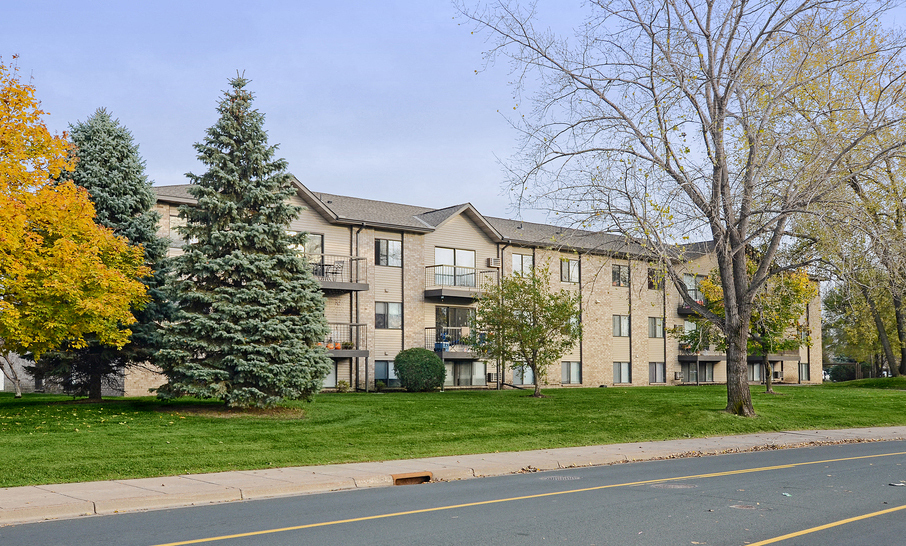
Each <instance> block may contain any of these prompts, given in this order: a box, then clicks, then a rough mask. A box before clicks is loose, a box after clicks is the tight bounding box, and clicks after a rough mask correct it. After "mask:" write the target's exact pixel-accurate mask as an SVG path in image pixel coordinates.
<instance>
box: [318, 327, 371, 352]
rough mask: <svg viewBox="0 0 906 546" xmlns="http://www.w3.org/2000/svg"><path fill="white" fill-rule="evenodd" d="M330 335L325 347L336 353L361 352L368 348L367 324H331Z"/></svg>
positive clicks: (325, 341) (324, 343)
mask: <svg viewBox="0 0 906 546" xmlns="http://www.w3.org/2000/svg"><path fill="white" fill-rule="evenodd" d="M327 325H328V326H329V327H330V334H329V335H328V336H327V339H325V340H324V342H323V345H324V346H326V347H327V349H328V350H334V351H360V350H365V348H366V347H368V338H367V336H368V328H367V327H366V326H367V325H366V324H356V323H346V322H329V323H327Z"/></svg>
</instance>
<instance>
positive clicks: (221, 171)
mask: <svg viewBox="0 0 906 546" xmlns="http://www.w3.org/2000/svg"><path fill="white" fill-rule="evenodd" d="M247 83H248V80H246V79H245V78H243V77H242V76H237V77H236V78H234V79H232V80H230V86H231V89H229V90H228V91H226V92H225V93H224V96H223V98H222V99H221V101H220V103H219V105H218V107H217V111H218V113H219V114H220V119H219V120H218V121H217V123H216V124H215V125H214V126H213V127H211V128H210V129H208V130H207V136H206V137H205V139H204V141H203V142H201V143H197V144H195V149H196V150H197V152H198V159H199V160H200V161H201V162H202V163H203V164H204V165H206V166H207V171H206V172H205V173H204V174H202V175H196V174H191V173H189V174H188V175H187V176H188V177H189V178H190V179H191V180H192V182H193V183H194V186H193V187H192V188H191V189H190V190H189V191H190V193H191V194H192V195H193V196H194V197H195V198H196V199H197V204H196V205H195V206H184V207H182V208H181V209H180V216H181V217H183V218H185V219H186V225H185V226H184V227H183V228H181V229H180V233H181V234H182V235H183V236H184V238H185V239H186V240H187V241H189V242H188V243H187V244H186V245H185V246H183V254H182V255H180V256H177V257H175V258H173V261H172V271H173V274H172V276H171V284H170V291H171V295H172V297H173V300H174V301H176V302H178V306H179V311H178V316H177V317H176V320H174V321H172V322H171V323H169V324H168V326H167V328H166V332H165V336H164V337H165V345H166V348H165V349H164V350H162V351H160V353H159V354H158V357H159V358H158V363H159V364H160V365H161V367H162V369H163V371H164V373H165V374H166V376H167V378H168V383H167V384H166V385H164V386H163V387H161V388H160V389H158V396H160V397H161V398H164V399H169V398H174V397H178V396H183V395H191V396H198V397H201V398H217V399H220V400H223V401H224V402H225V403H226V404H227V405H228V406H230V407H250V406H257V407H268V406H272V405H274V404H277V403H278V402H280V400H281V399H284V398H286V399H304V400H309V399H311V397H312V396H313V395H314V393H316V392H317V391H319V390H320V389H321V384H322V380H323V378H324V376H326V375H327V373H328V371H329V366H330V364H331V360H330V357H329V356H328V355H327V353H326V351H325V349H324V348H323V347H319V346H318V345H317V343H318V342H320V341H323V340H324V339H325V338H326V337H327V335H328V327H327V321H326V318H325V316H324V297H323V296H322V294H321V291H320V286H319V285H318V283H317V281H316V280H315V279H314V277H313V276H312V274H311V271H310V270H309V268H308V267H306V264H305V260H304V257H303V256H302V255H301V254H300V253H297V252H296V251H295V250H293V248H294V247H295V248H298V247H301V245H303V244H304V241H305V237H304V235H290V234H289V233H287V229H288V227H289V223H290V221H291V220H292V219H293V218H294V217H295V216H296V215H297V214H298V213H299V207H296V206H293V205H290V204H289V202H288V201H287V200H288V198H289V197H290V196H291V195H292V194H293V192H294V189H293V187H292V185H291V183H290V180H291V176H290V175H289V174H288V173H287V172H286V167H287V164H286V161H285V160H283V159H274V155H275V153H276V150H277V147H276V146H270V145H268V143H267V133H266V132H265V130H264V114H262V113H260V112H259V111H257V110H255V109H253V108H252V100H253V95H252V93H250V92H249V91H247V90H246V89H245V87H246V85H247ZM297 245H298V246H297Z"/></svg>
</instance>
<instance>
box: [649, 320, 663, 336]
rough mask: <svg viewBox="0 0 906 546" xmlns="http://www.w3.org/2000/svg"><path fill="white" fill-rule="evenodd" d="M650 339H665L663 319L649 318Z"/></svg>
mask: <svg viewBox="0 0 906 546" xmlns="http://www.w3.org/2000/svg"><path fill="white" fill-rule="evenodd" d="M648 337H652V338H658V337H664V319H663V317H648Z"/></svg>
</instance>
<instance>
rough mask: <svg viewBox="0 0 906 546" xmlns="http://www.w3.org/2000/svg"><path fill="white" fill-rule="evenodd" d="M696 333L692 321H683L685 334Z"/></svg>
mask: <svg viewBox="0 0 906 546" xmlns="http://www.w3.org/2000/svg"><path fill="white" fill-rule="evenodd" d="M694 331H695V323H694V322H692V321H691V320H684V321H683V333H684V334H688V333H690V332H694Z"/></svg>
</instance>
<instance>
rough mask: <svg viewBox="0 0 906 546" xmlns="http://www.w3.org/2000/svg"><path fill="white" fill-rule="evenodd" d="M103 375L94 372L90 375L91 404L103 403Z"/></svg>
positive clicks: (89, 391)
mask: <svg viewBox="0 0 906 546" xmlns="http://www.w3.org/2000/svg"><path fill="white" fill-rule="evenodd" d="M102 380H103V375H101V374H99V373H94V372H92V373H91V374H89V375H88V400H89V401H91V402H100V401H101V382H102Z"/></svg>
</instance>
